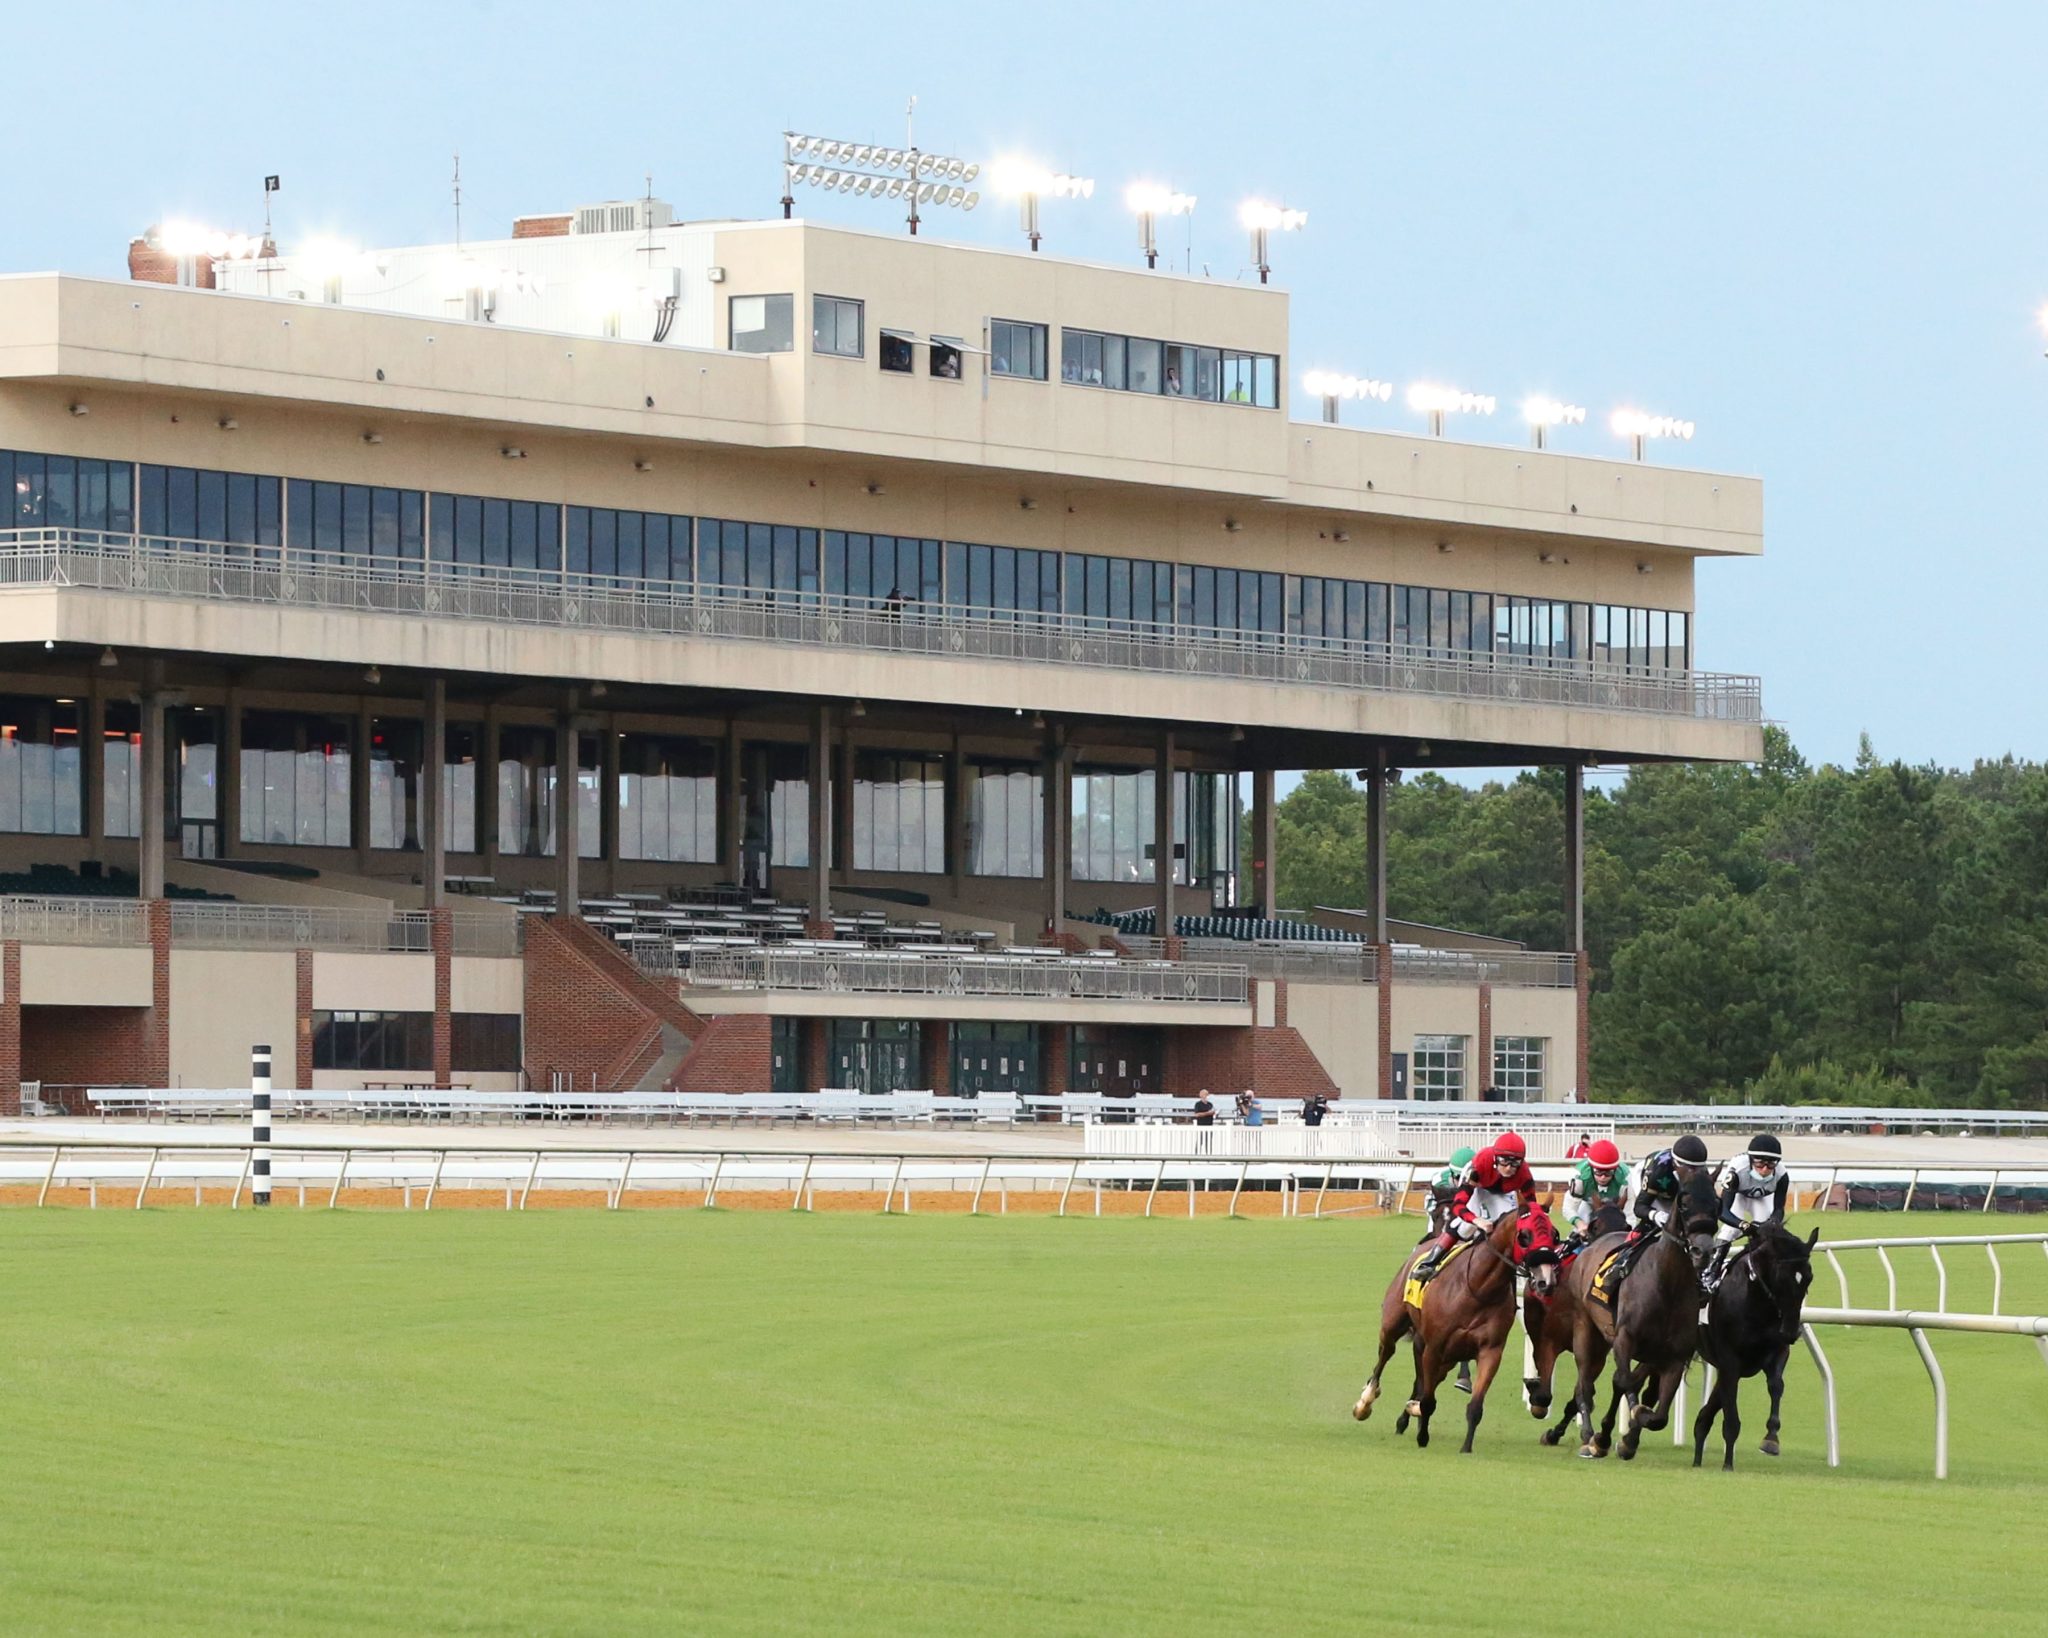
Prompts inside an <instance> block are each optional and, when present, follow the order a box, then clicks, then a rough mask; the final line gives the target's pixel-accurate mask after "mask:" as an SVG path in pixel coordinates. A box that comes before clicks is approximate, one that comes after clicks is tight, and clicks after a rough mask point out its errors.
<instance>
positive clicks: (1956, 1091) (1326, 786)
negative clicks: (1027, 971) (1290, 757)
mask: <svg viewBox="0 0 2048 1638" xmlns="http://www.w3.org/2000/svg"><path fill="white" fill-rule="evenodd" d="M1563 804H1564V785H1563V778H1562V775H1561V774H1560V773H1559V772H1558V771H1556V770H1552V769H1545V770H1539V771H1535V772H1528V773H1524V774H1522V775H1520V776H1519V777H1517V778H1516V779H1514V780H1512V781H1509V782H1507V783H1498V782H1496V783H1489V784H1486V785H1482V786H1478V787H1476V788H1475V787H1471V786H1465V785H1458V784H1454V783H1452V782H1451V781H1449V780H1447V779H1444V778H1442V777H1441V776H1439V775H1436V774H1433V773H1423V774H1419V775H1411V776H1410V777H1408V778H1406V779H1404V780H1403V781H1402V782H1401V783H1400V784H1399V785H1397V786H1396V787H1395V788H1394V790H1393V792H1392V795H1391V797H1390V799H1389V803H1388V840H1387V908H1388V913H1389V914H1390V915H1392V916H1394V917H1397V918H1399V919H1402V920H1408V921H1419V922H1430V923H1434V924H1437V925H1439V926H1447V927H1462V928H1469V929H1472V930H1474V931H1479V932H1486V933H1493V934H1498V935H1502V936H1505V937H1509V938H1515V939H1520V940H1522V941H1523V942H1525V943H1527V944H1528V945H1530V946H1531V947H1533V948H1537V949H1561V948H1563V947H1564V945H1565V932H1564V902H1563V877H1564V830H1563V824H1564V821H1563ZM1585 818H1586V942H1587V945H1588V948H1589V951H1590V954H1591V958H1592V964H1593V1002H1592V1009H1593V1010H1592V1019H1593V1082H1594V1084H1593V1088H1592V1095H1593V1096H1595V1097H1599V1098H1639V1099H1647V1100H1694V1099H1701V1098H1708V1097H1723V1098H1725V1097H1737V1098H1740V1097H1743V1096H1750V1097H1753V1098H1755V1099H1757V1100H1758V1101H1787V1102H1819V1101H1831V1102H1858V1103H1860V1102H1870V1103H1886V1104H1900V1103H1903V1104H1918V1105H1922V1106H1949V1105H1977V1106H1986V1107H2036V1108H2038V1107H2048V766H2043V765H2042V764H2039V763H2030V762H2018V761H2015V760H2013V759H2011V758H2007V759H2006V760H2004V761H2002V762H1988V763H1987V762H1980V763H1978V764H1977V765H1976V766H1975V767H1973V768H1970V769H1968V770H1966V771H1965V770H1954V769H1943V768H1934V767H1909V766H1907V765H1906V764H1904V763H1901V762H1881V761H1879V760H1878V758H1877V756H1876V754H1875V753H1874V752H1873V751H1872V750H1871V747H1870V743H1869V741H1868V739H1865V740H1864V742H1863V744H1862V747H1861V750H1860V752H1859V754H1858V756H1857V758H1856V760H1855V762H1854V764H1853V765H1852V766H1850V767H1847V768H1842V767H1835V766H1832V765H1824V766H1821V767H1818V768H1815V767H1810V766H1809V765H1808V764H1807V763H1806V761H1805V760H1804V759H1803V758H1802V757H1801V756H1800V755H1799V753H1798V751H1797V750H1796V749H1795V748H1794V747H1793V745H1792V742H1791V740H1790V739H1789V738H1787V737H1786V736H1785V734H1784V733H1783V732H1782V731H1779V730H1776V729H1772V730H1767V732H1766V736H1765V751H1764V757H1763V760H1762V761H1761V762H1759V763H1757V764H1755V765H1753V766H1738V767H1728V766H1710V767H1693V766H1644V767H1638V768H1635V769H1633V770H1631V771H1630V773H1629V775H1628V777H1627V778H1626V779H1625V780H1624V781H1623V782H1622V783H1621V784H1620V785H1619V786H1618V787H1616V788H1615V789H1613V790H1612V791H1607V790H1601V789H1590V790H1588V792H1587V796H1586V807H1585ZM1276 823H1277V827H1278V845H1277V849H1276V858H1277V866H1278V879H1277V888H1278V895H1279V899H1280V902H1281V903H1282V904H1283V905H1288V906H1293V907H1296V908H1298V909H1303V910H1306V909H1309V908H1311V907H1313V906H1317V905H1333V906H1347V907H1356V906H1360V905H1363V904H1364V903H1365V902H1366V884H1365V794H1364V791H1363V789H1362V788H1361V787H1359V786H1358V785H1356V784H1354V783H1353V782H1352V780H1351V779H1350V778H1349V777H1348V776H1347V775H1345V774H1341V773H1328V772H1318V773H1311V774H1308V775H1306V776H1305V777H1304V778H1303V779H1302V781H1301V783H1300V784H1299V785H1298V786H1297V787H1296V788H1295V789H1294V790H1293V791H1291V792H1289V793H1288V795H1287V797H1286V798H1285V800H1283V801H1282V802H1281V803H1280V804H1279V806H1278V809H1277V812H1276Z"/></svg>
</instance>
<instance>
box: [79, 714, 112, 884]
mask: <svg viewBox="0 0 2048 1638" xmlns="http://www.w3.org/2000/svg"><path fill="white" fill-rule="evenodd" d="M79 707H80V709H81V710H82V711H83V713H84V716H83V719H82V721H81V723H80V732H79V736H78V776H79V780H80V783H81V784H82V785H83V786H84V790H83V792H82V793H81V794H82V795H83V797H84V807H85V812H84V814H83V815H82V816H81V817H83V819H84V821H85V845H86V856H87V857H88V858H93V859H105V858H106V856H107V702H106V701H105V700H104V699H102V698H101V697H100V687H99V680H98V679H97V678H94V679H93V680H92V682H91V684H90V692H89V693H87V694H86V696H85V697H84V698H83V699H81V700H80V701H79Z"/></svg>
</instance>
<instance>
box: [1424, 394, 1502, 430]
mask: <svg viewBox="0 0 2048 1638" xmlns="http://www.w3.org/2000/svg"><path fill="white" fill-rule="evenodd" d="M1408 407H1409V408H1410V409H1412V410H1420V411H1421V412H1422V413H1423V414H1425V415H1427V416H1428V417H1429V431H1430V436H1431V437H1434V438H1441V437H1442V436H1443V435H1444V417H1445V416H1446V415H1491V414H1492V413H1493V412H1494V410H1495V409H1496V408H1498V407H1499V406H1498V401H1497V400H1496V399H1495V398H1494V396H1493V395H1492V394H1491V393H1482V392H1464V391H1461V390H1460V389H1458V388H1456V387H1440V386H1437V385H1435V384H1434V383H1432V382H1428V381H1418V382H1416V383H1415V384H1414V385H1413V386H1411V387H1410V388H1409V389H1408Z"/></svg>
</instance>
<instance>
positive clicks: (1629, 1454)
mask: <svg viewBox="0 0 2048 1638" xmlns="http://www.w3.org/2000/svg"><path fill="white" fill-rule="evenodd" d="M1616 1454H1618V1455H1619V1456H1620V1457H1621V1459H1622V1460H1623V1461H1624V1462H1632V1461H1634V1460H1635V1459H1636V1447H1635V1441H1634V1440H1632V1439H1624V1440H1622V1442H1621V1449H1620V1450H1619V1451H1618V1452H1617V1453H1616Z"/></svg>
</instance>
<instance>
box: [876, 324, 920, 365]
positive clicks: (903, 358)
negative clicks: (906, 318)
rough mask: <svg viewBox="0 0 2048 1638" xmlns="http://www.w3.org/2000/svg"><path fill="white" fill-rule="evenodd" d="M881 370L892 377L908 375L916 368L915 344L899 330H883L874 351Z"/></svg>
mask: <svg viewBox="0 0 2048 1638" xmlns="http://www.w3.org/2000/svg"><path fill="white" fill-rule="evenodd" d="M876 351H877V353H878V355H879V361H880V363H881V366H882V368H883V369H885V370H888V371H889V372H890V373H891V374H894V375H909V374H910V373H911V372H912V371H914V370H915V369H916V368H917V343H916V342H915V341H914V340H912V339H911V337H909V336H907V335H905V334H904V333H903V332H902V331H901V330H884V331H883V332H882V344H881V346H880V347H879V348H877V349H876Z"/></svg>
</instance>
